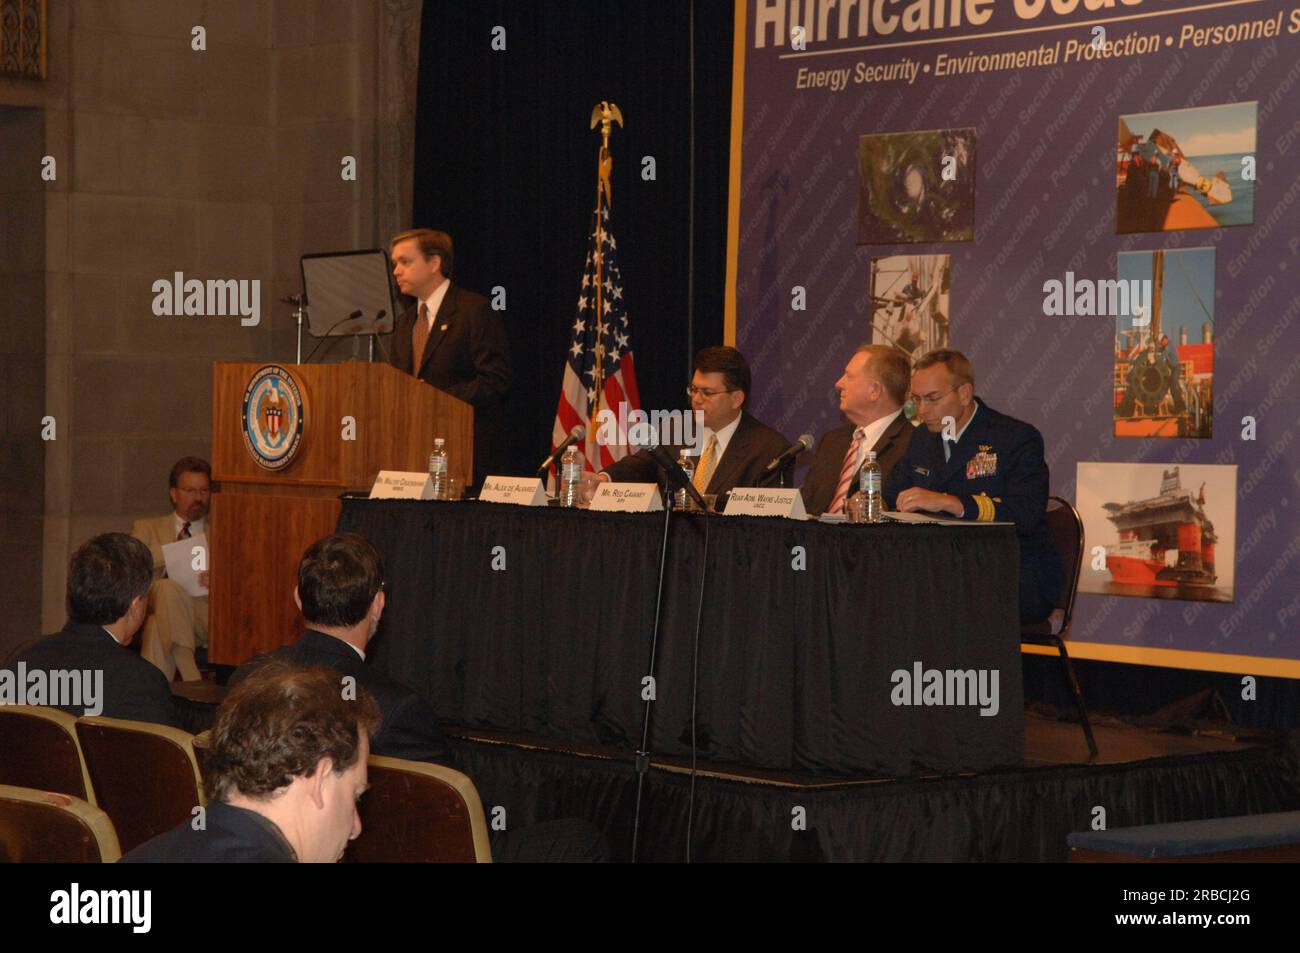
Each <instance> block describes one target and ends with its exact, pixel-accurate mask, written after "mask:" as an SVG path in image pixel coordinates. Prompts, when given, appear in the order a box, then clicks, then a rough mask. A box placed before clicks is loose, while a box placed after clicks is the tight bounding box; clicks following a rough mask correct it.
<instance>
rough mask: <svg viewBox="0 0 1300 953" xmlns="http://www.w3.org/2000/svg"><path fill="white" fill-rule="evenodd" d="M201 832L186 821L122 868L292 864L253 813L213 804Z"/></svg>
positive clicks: (283, 843) (267, 824)
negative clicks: (139, 866)
mask: <svg viewBox="0 0 1300 953" xmlns="http://www.w3.org/2000/svg"><path fill="white" fill-rule="evenodd" d="M146 664H147V663H146ZM204 815H205V816H204V829H203V830H199V831H196V830H195V829H194V826H193V824H192V823H191V821H190V820H189V819H186V820H185V821H184V822H183V823H182V824H181V825H180V826H178V827H176V828H175V829H173V830H170V831H168V832H167V833H166V834H159V835H158V836H157V837H154V838H152V839H151V840H147V841H145V842H144V843H143V844H141V845H140V846H139V847H137V848H136V849H135V850H132V851H129V852H128V853H127V854H126V855H125V856H124V857H123V858H122V859H121V860H120V861H118V863H122V864H173V863H177V862H181V863H186V862H189V863H207V864H292V863H296V862H297V857H295V856H294V852H293V848H292V847H291V846H290V845H289V842H288V841H287V840H285V838H284V834H283V833H281V832H280V829H279V828H278V827H276V826H275V824H274V823H272V822H271V821H269V820H267V819H266V818H265V817H262V815H260V814H258V813H257V812H255V811H249V810H246V809H244V808H242V807H232V806H231V805H229V804H225V803H223V802H221V801H214V802H212V803H211V804H209V805H208V806H207V809H206V810H205V812H204Z"/></svg>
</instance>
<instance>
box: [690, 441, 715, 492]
mask: <svg viewBox="0 0 1300 953" xmlns="http://www.w3.org/2000/svg"><path fill="white" fill-rule="evenodd" d="M717 468H718V435H717V434H714V435H713V436H711V437H709V445H708V447H706V448H705V450H704V455H703V456H702V457H700V465H699V466H698V467H696V468H695V476H693V477H691V482H692V483H694V484H695V489H697V490H699V491H700V492H701V493H704V492H707V491H708V489H709V481H710V480H711V479H713V471H714V470H716V469H717Z"/></svg>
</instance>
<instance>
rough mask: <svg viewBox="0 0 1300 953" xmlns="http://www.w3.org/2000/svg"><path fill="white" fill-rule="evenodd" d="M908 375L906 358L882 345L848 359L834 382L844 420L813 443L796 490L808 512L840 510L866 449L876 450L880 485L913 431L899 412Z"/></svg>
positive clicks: (861, 350) (851, 490) (870, 346)
mask: <svg viewBox="0 0 1300 953" xmlns="http://www.w3.org/2000/svg"><path fill="white" fill-rule="evenodd" d="M911 374H912V371H911V367H910V366H909V364H908V361H907V356H906V355H905V354H903V352H902V351H900V350H898V348H893V347H886V346H885V345H883V344H864V345H862V346H861V347H859V348H858V349H857V350H856V351H855V352H854V353H853V356H852V357H851V358H849V363H848V364H846V365H845V367H844V374H843V375H842V376H841V377H840V379H839V380H838V381H836V382H835V387H836V389H838V390H839V392H840V411H841V412H842V413H843V414H844V416H845V417H847V418H848V419H849V423H847V424H845V425H844V426H842V427H836V428H835V429H834V430H831V431H828V432H827V433H826V434H824V435H823V436H822V439H821V442H820V443H819V444H818V445H817V453H816V454H815V455H814V456H813V462H812V467H811V469H809V471H808V476H807V478H806V479H805V480H804V482H803V486H802V487H801V488H800V490H801V492H802V493H803V505H804V509H805V510H807V511H808V514H809V515H811V516H816V515H818V514H819V513H843V512H844V505H845V503H846V502H848V498H849V497H850V496H852V495H853V493H854V492H855V491H856V490H857V488H858V471H859V470H860V469H862V464H863V462H864V461H865V460H866V456H867V451H868V450H874V451H875V453H876V462H877V463H878V464H880V478H881V485H882V486H883V485H884V481H885V480H888V479H889V474H890V471H892V470H893V469H894V466H895V465H896V464H897V463H898V461H899V460H901V459H902V458H903V455H904V454H905V453H906V452H907V447H908V444H910V443H911V442H912V433H913V431H914V430H915V429H916V428H915V427H913V426H912V425H911V423H910V422H909V421H908V419H907V417H906V416H904V414H903V402H904V401H905V400H907V385H908V382H909V381H910V379H911Z"/></svg>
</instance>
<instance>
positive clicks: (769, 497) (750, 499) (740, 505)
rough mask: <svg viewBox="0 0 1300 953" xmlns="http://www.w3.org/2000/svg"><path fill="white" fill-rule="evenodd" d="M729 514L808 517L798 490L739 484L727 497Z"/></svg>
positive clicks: (797, 518)
mask: <svg viewBox="0 0 1300 953" xmlns="http://www.w3.org/2000/svg"><path fill="white" fill-rule="evenodd" d="M723 512H724V513H725V514H726V515H727V516H784V517H785V518H786V519H791V520H801V519H806V518H807V514H806V513H805V512H804V508H803V496H802V495H801V494H800V493H799V491H798V490H773V489H762V488H759V487H748V486H738V487H736V488H735V489H734V490H732V491H731V493H730V495H728V497H727V508H726V509H725V510H724V511H723Z"/></svg>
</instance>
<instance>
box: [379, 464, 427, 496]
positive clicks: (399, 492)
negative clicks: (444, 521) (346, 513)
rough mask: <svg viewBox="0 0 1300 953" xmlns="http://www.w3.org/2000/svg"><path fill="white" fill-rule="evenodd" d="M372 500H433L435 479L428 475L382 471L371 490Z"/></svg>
mask: <svg viewBox="0 0 1300 953" xmlns="http://www.w3.org/2000/svg"><path fill="white" fill-rule="evenodd" d="M370 498H371V499H372V500H431V499H433V478H432V477H431V476H429V474H427V473H403V472H402V471H401V470H380V471H379V476H377V477H375V485H374V486H372V487H371V488H370Z"/></svg>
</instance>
